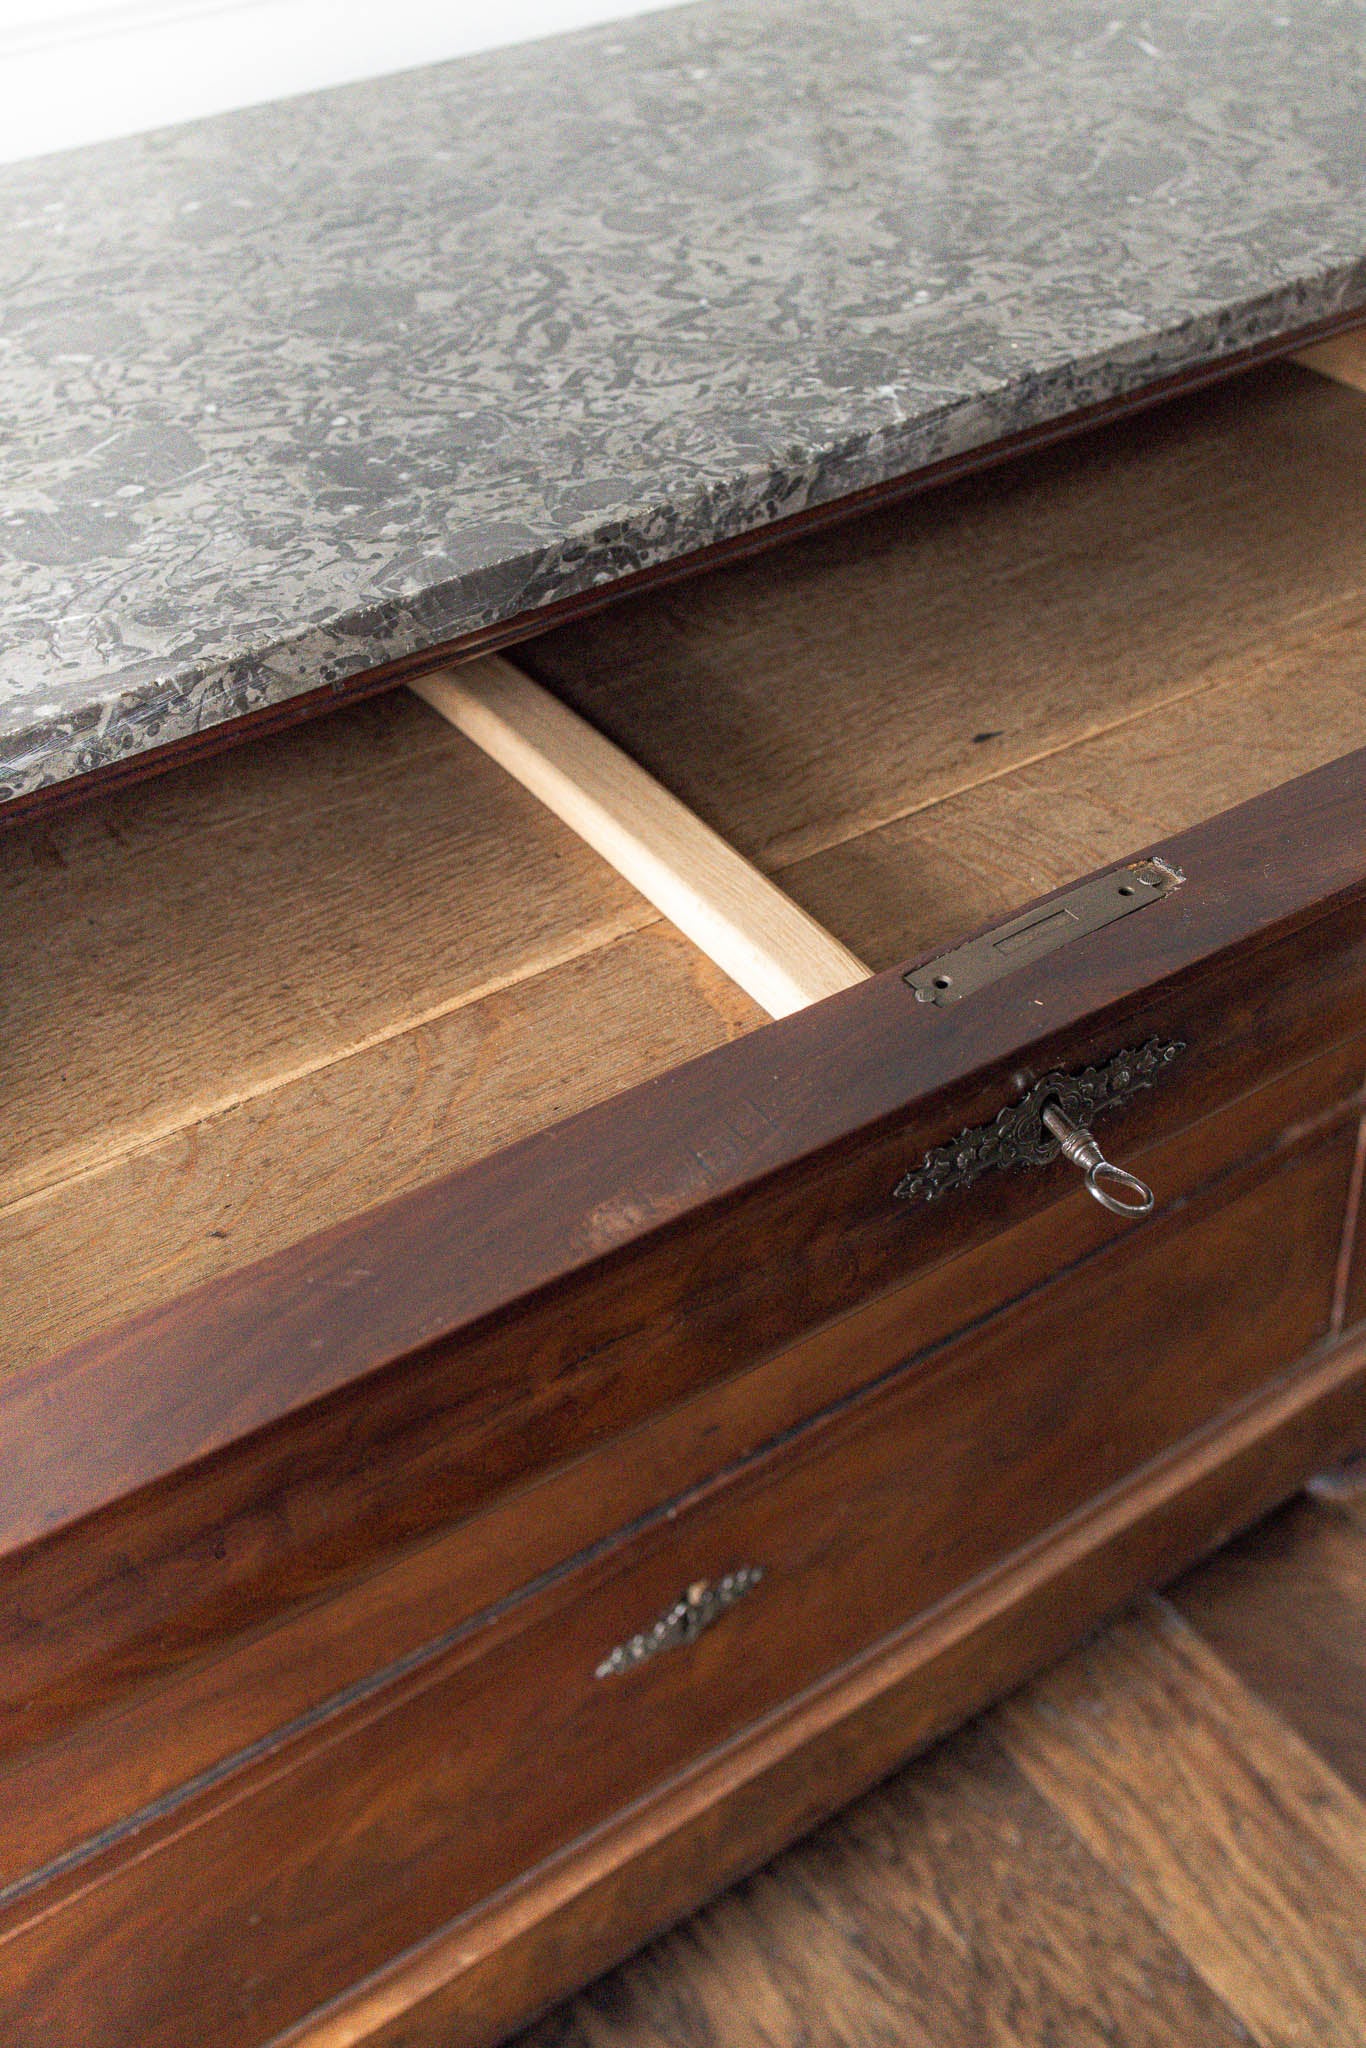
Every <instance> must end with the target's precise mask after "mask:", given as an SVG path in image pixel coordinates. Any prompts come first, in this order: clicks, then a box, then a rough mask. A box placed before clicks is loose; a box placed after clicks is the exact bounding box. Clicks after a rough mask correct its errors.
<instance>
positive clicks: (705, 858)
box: [410, 654, 871, 1017]
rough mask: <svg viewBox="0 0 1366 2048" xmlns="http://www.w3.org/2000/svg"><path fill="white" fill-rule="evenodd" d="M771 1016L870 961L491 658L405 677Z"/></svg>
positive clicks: (863, 973) (843, 984)
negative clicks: (836, 936)
mask: <svg viewBox="0 0 1366 2048" xmlns="http://www.w3.org/2000/svg"><path fill="white" fill-rule="evenodd" d="M410 687H411V688H412V689H413V690H414V691H416V693H417V695H418V696H419V697H421V698H422V699H423V701H424V702H425V703H427V704H430V706H431V707H432V709H433V710H434V711H437V712H439V713H440V715H441V716H442V717H443V718H445V719H448V720H449V721H450V723H451V724H452V725H453V726H455V727H456V728H457V729H458V730H459V731H460V732H462V733H464V735H465V737H466V738H467V739H469V740H472V741H473V742H474V744H475V745H476V746H477V747H480V748H482V750H483V751H484V753H486V754H488V755H490V756H491V757H492V759H493V760H495V761H497V762H498V763H499V765H500V766H501V767H503V768H505V769H506V770H507V771H508V773H509V774H510V775H513V776H515V777H516V779H517V781H518V782H520V783H521V784H522V785H523V786H524V787H525V788H526V789H528V790H530V791H531V793H532V795H533V796H536V797H539V798H540V800H541V802H542V803H543V804H545V805H546V806H547V808H548V809H550V810H552V811H553V812H554V813H555V815H556V817H557V818H561V819H563V821H564V823H565V824H566V825H568V826H570V828H571V829H572V830H573V831H575V832H577V833H578V834H579V836H580V838H581V839H584V840H586V841H587V843H588V844H589V845H590V846H591V847H592V848H593V849H594V851H595V852H596V853H600V854H601V855H602V857H603V859H604V860H607V861H610V862H611V864H612V866H613V867H614V868H616V869H617V870H618V872H619V873H621V874H622V875H624V876H625V877H626V879H627V881H628V882H630V883H631V884H632V886H633V887H634V888H637V889H639V891H640V893H641V895H642V896H644V897H645V898H647V900H648V901H649V902H651V903H653V904H654V906H655V908H656V909H657V910H661V911H662V912H663V913H664V915H665V917H667V918H668V919H669V920H670V921H671V922H672V923H673V924H675V925H677V927H678V929H679V930H680V931H681V932H683V933H684V935H685V936H686V937H687V938H690V939H691V940H692V941H693V944H694V945H696V946H699V947H700V948H701V949H702V951H703V952H704V953H706V954H707V956H708V957H709V958H710V959H712V960H714V961H715V962H716V964H717V966H718V967H720V968H722V969H723V970H724V972H725V973H727V974H728V975H730V977H731V979H732V980H733V981H736V982H738V983H739V985H740V987H741V988H743V989H744V990H745V992H746V994H747V995H750V996H752V997H753V998H754V1000H755V1002H756V1003H758V1004H759V1005H760V1006H761V1007H762V1008H763V1009H765V1010H767V1011H768V1013H769V1015H770V1016H771V1017H786V1016H789V1015H790V1014H791V1013H792V1011H794V1010H801V1009H804V1008H805V1007H806V1005H807V1004H808V1003H814V1002H818V1001H819V1000H820V998H821V997H822V996H830V995H834V994H836V993H837V992H838V990H840V989H844V988H851V987H852V986H853V985H854V983H855V982H859V981H865V980H866V979H867V978H868V975H869V973H870V972H871V970H870V969H869V968H868V967H866V966H865V965H864V963H863V962H862V961H861V960H859V959H858V958H856V956H855V955H854V954H853V953H851V952H850V951H849V949H848V947H847V946H842V945H841V944H840V942H839V940H838V939H836V938H833V937H832V936H831V934H830V933H829V932H828V931H826V930H825V928H824V926H822V925H819V924H817V922H816V920H815V919H814V918H812V917H808V916H807V914H806V912H805V911H804V910H802V909H800V908H799V907H798V906H797V904H795V903H794V902H793V901H792V899H791V898H790V897H789V896H785V895H784V894H783V892H782V890H781V889H779V888H778V887H777V885H776V884H775V883H773V882H771V881H770V880H769V879H768V877H767V876H766V875H762V874H760V872H759V870H758V869H757V868H756V867H753V866H752V865H751V864H750V862H749V861H747V860H745V859H744V857H743V856H742V855H741V854H738V853H737V852H736V851H735V848H734V847H733V846H730V845H728V844H727V842H726V841H725V840H724V839H722V838H721V836H720V834H719V833H717V832H713V831H712V829H711V827H710V826H709V825H704V824H703V822H702V820H701V819H700V818H699V817H697V816H696V815H695V814H694V813H693V812H692V811H690V810H689V809H688V808H687V806H686V805H685V804H682V803H680V802H679V800H678V798H677V797H675V796H671V795H670V793H669V791H668V790H666V789H664V788H663V787H662V786H661V785H660V784H659V783H658V782H656V781H655V779H654V777H653V776H652V775H648V774H647V773H646V772H645V770H644V769H643V768H641V767H640V766H638V764H637V763H636V762H634V761H633V760H631V758H630V756H629V755H627V754H624V753H623V752H622V751H621V749H620V747H617V746H614V745H613V744H612V742H611V741H610V740H608V739H604V738H603V736H602V734H601V733H599V732H597V731H595V729H594V728H593V727H592V726H591V725H589V724H588V723H587V721H586V720H585V719H582V718H580V717H579V715H578V713H577V712H575V711H571V710H570V708H569V706H568V705H567V704H562V703H561V702H560V700H559V699H558V697H553V696H552V695H551V694H550V692H549V691H548V690H544V689H542V687H541V685H540V684H539V683H536V682H533V681H532V679H531V677H530V676H528V675H525V674H524V673H523V672H522V670H521V669H519V668H516V667H514V666H513V664H512V663H511V662H510V661H507V660H505V659H504V658H503V657H502V656H501V655H496V654H491V655H485V656H484V657H483V658H481V659H480V660H478V661H471V662H468V663H466V664H464V665H463V666H462V667H460V668H458V669H440V670H438V671H437V672H436V673H435V674H433V675H429V676H422V677H421V678H419V680H418V681H416V682H414V683H413V684H411V685H410Z"/></svg>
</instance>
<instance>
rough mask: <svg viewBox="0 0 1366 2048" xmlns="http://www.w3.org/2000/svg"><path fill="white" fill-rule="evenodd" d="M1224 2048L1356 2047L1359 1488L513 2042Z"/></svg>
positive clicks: (989, 1718)
mask: <svg viewBox="0 0 1366 2048" xmlns="http://www.w3.org/2000/svg"><path fill="white" fill-rule="evenodd" d="M1334 1496H1335V1497H1334ZM1224 2042H1227V2043H1234V2042H1242V2043H1249V2042H1250V2043H1253V2044H1256V2048H1310V2044H1313V2048H1363V2044H1366V1488H1363V1490H1362V1491H1361V1492H1358V1493H1354V1492H1353V1491H1351V1490H1349V1489H1344V1488H1341V1487H1339V1488H1337V1489H1332V1490H1330V1489H1323V1490H1321V1491H1320V1493H1319V1494H1318V1496H1317V1497H1309V1496H1306V1497H1304V1498H1302V1499H1300V1500H1298V1501H1296V1502H1294V1503H1292V1504H1291V1505H1290V1506H1289V1507H1287V1508H1285V1509H1283V1510H1282V1511H1281V1512H1280V1513H1279V1514H1277V1515H1275V1516H1273V1517H1272V1518H1271V1519H1270V1520H1269V1521H1267V1522H1265V1523H1263V1524H1262V1525H1261V1526H1260V1527H1259V1528H1257V1529H1255V1530H1253V1531H1252V1532H1251V1533H1250V1534H1248V1535H1247V1536H1245V1537H1243V1538H1241V1539H1240V1540H1239V1541H1238V1542H1236V1543H1234V1544H1231V1545H1230V1546H1229V1547H1228V1548H1227V1549H1225V1550H1224V1551H1222V1552H1220V1554H1219V1555H1218V1556H1217V1557H1215V1558H1214V1559H1212V1560H1211V1561H1210V1562H1209V1563H1207V1564H1205V1565H1203V1566H1201V1567H1200V1568H1199V1569H1198V1570H1197V1571H1195V1572H1193V1573H1191V1574H1189V1575H1188V1576H1187V1577H1186V1578H1185V1579H1184V1580H1182V1581H1180V1582H1179V1583H1178V1584H1177V1585H1176V1586H1174V1587H1172V1588H1171V1589H1169V1591H1168V1592H1167V1594H1166V1595H1164V1596H1162V1597H1158V1598H1153V1599H1149V1600H1147V1601H1145V1602H1143V1603H1141V1604H1140V1605H1139V1606H1138V1607H1137V1608H1136V1609H1134V1610H1132V1611H1131V1612H1130V1613H1129V1614H1127V1615H1125V1616H1124V1617H1123V1618H1121V1619H1120V1620H1119V1621H1118V1622H1116V1623H1114V1624H1113V1625H1112V1626H1111V1627H1110V1628H1108V1629H1107V1630H1105V1631H1104V1632H1103V1633H1102V1634H1100V1635H1098V1636H1097V1637H1095V1638H1093V1639H1092V1641H1091V1642H1089V1643H1087V1644H1085V1645H1083V1647H1082V1648H1081V1649H1080V1650H1078V1651H1077V1652H1075V1654H1074V1655H1072V1656H1071V1657H1069V1658H1068V1659H1066V1660H1065V1662H1063V1663H1062V1664H1060V1665H1058V1666H1056V1667H1055V1668H1054V1669H1053V1670H1051V1671H1049V1672H1046V1673H1045V1674H1044V1675H1043V1676H1042V1677H1041V1678H1039V1679H1037V1680H1035V1681H1034V1682H1033V1683H1032V1684H1031V1685H1028V1686H1026V1687H1025V1688H1023V1690H1022V1691H1020V1692H1018V1693H1017V1694H1015V1695H1014V1696H1013V1697H1012V1698H1010V1699H1008V1700H1006V1701H1005V1702H1003V1703H1002V1705H1001V1706H999V1707H998V1708H996V1709H995V1711H994V1712H992V1713H990V1714H988V1715H986V1716H984V1717H983V1718H982V1719H981V1720H979V1721H977V1722H976V1723H974V1724H973V1725H972V1726H970V1727H968V1728H966V1729H964V1730H963V1731H961V1733H959V1734H958V1735H957V1736H955V1737H953V1738H952V1739H951V1740H949V1741H947V1742H944V1743H941V1744H940V1745H939V1746H938V1747H937V1748H936V1749H934V1750H933V1751H931V1752H930V1753H929V1754H928V1755H926V1756H924V1757H921V1758H920V1759H918V1760H917V1761H916V1762H915V1763H913V1764H911V1765H910V1766H908V1767H907V1768H906V1769H905V1770H904V1771H902V1772H900V1773H899V1774H898V1775H897V1776H896V1777H894V1778H892V1779H890V1780H889V1781H888V1782H887V1783H886V1784H884V1785H882V1786H881V1787H879V1789H878V1790H877V1791H875V1792H873V1793H871V1794H869V1795H868V1797H866V1798H865V1799H863V1800H861V1801H859V1802H858V1804H857V1805H855V1806H853V1807H851V1808H849V1809H848V1810H847V1811H846V1812H844V1813H843V1814H840V1815H839V1816H838V1817H837V1818H836V1819H835V1820H833V1821H831V1822H830V1823H829V1824H828V1825H827V1826H825V1827H823V1828H822V1829H820V1830H819V1831H818V1832H817V1833H816V1834H814V1835H813V1836H811V1837H810V1838H809V1839H808V1840H806V1841H804V1842H801V1843H799V1844H798V1845H797V1846H796V1847H795V1848H793V1849H791V1850H789V1851H788V1852H787V1853H786V1854H785V1855H783V1856H780V1857H779V1858H777V1859H776V1860H775V1861H774V1862H773V1863H771V1864H769V1865H768V1866H767V1867H766V1868H765V1869H763V1870H761V1871H759V1872H757V1873H756V1874H755V1875H754V1876H753V1877H751V1878H749V1879H747V1880H746V1881H745V1882H744V1883H742V1884H740V1885H738V1886H737V1887H736V1888H735V1889H734V1890H733V1891H730V1892H728V1893H727V1894H726V1895H725V1896H724V1897H722V1898H720V1899H718V1900H717V1901H716V1902H715V1903H714V1904H713V1905H711V1906H710V1907H708V1908H707V1909H705V1910H704V1911H703V1912H700V1913H698V1914H697V1915H695V1916H694V1918H693V1919H692V1920H690V1921H688V1922H686V1923H685V1924H684V1925H683V1926H682V1927H680V1928H677V1929H675V1930H674V1932H673V1933H671V1934H669V1935H667V1936H665V1937H664V1938H663V1939H661V1940H659V1941H656V1942H655V1943H653V1944H652V1945H651V1946H650V1947H649V1948H647V1949H646V1950H644V1951H643V1952H642V1953H641V1954H640V1955H639V1956H637V1957H635V1958H634V1959H633V1960H632V1961H631V1962H629V1963H627V1964H625V1965H624V1966H623V1967H622V1968H620V1969H618V1970H616V1971H614V1972H613V1973H612V1974H611V1975H610V1976H608V1977H605V1978H603V1979H601V1980H600V1981H599V1982H598V1983H597V1984H595V1985H592V1986H590V1988H589V1989H588V1990H587V1991H585V1992H583V1993H582V1994H581V1995H580V1996H579V1997H578V1998H576V1999H574V2000H572V2001H571V2002H570V2003H568V2004H567V2005H565V2006H563V2007H561V2008H560V2009H559V2010H558V2011H556V2012H554V2013H551V2014H550V2015H548V2016H547V2017H546V2018H545V2019H543V2020H542V2021H541V2022H540V2023H539V2025H537V2026H535V2027H533V2028H532V2029H530V2030H529V2031H528V2032H527V2033H525V2034H523V2035H522V2036H520V2037H519V2041H518V2043H517V2048H884V2044H885V2048H1055V2044H1056V2048H1092V2044H1097V2048H1099V2044H1102V2043H1104V2044H1116V2048H1167V2044H1170V2048H1205V2044H1207V2043H1209V2044H1214V2043H1224Z"/></svg>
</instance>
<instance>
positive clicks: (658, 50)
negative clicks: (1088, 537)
mask: <svg viewBox="0 0 1366 2048" xmlns="http://www.w3.org/2000/svg"><path fill="white" fill-rule="evenodd" d="M1364 53H1366V0H1279V5H1276V6H1268V5H1262V4H1258V0H1214V4H1209V0H1194V4H1191V0H1143V5H1142V7H1141V8H1133V7H1129V6H1126V5H1124V4H1123V0H1100V4H1090V0H1055V4H1031V0H818V4H807V0H705V4H702V5H699V6H689V7H682V8H679V9H676V10H673V11H669V12H665V13H662V14H658V15H655V16H652V17H645V18H642V19H636V20H634V21H632V22H629V23H625V24H620V25H617V26H613V27H609V28H602V29H595V30H592V31H589V32H588V33H585V34H579V35H575V36H570V37H566V38H562V39H558V40H555V41H552V42H543V43H539V44H534V45H531V46H527V47H523V48H519V49H512V50H504V51H499V52H497V53H495V54H492V55H487V56H481V57H476V58H465V59H462V60H459V61H457V62H454V63H450V64H444V65H438V66H435V67H432V68H430V69H425V70H421V71H416V72H408V73H405V74H402V75H400V76H397V77H389V78H384V79H381V80H377V81H374V82H371V83H368V84H364V85H359V86H352V87H346V88H343V89H341V90H337V91H332V92H326V93H319V94H314V95H310V96H308V97H306V98H300V99H293V100H288V101H282V102H278V103H275V104H273V105H270V106H265V107H260V108H254V109H251V110H249V111H247V112H244V113H235V114H229V115H224V116H220V117H217V118H215V119H213V120H208V121H201V122H196V123H194V124H193V125H191V126H187V127H182V128H175V129H165V130H161V131H158V132H157V133H154V134H151V135H147V136H141V137H137V138H134V139H133V140H131V141H122V142H115V143H106V144H101V145H99V146H97V147H95V148H91V149H84V150H79V151H74V152H71V153H69V154H65V155H62V156H52V157H46V158H40V159H35V160H32V161H30V162H27V163H23V164H18V165H12V166H9V167H7V168H5V169H0V218H2V219H3V223H4V226H3V234H2V235H0V796H3V797H7V798H12V797H14V796H17V795H20V794H22V793H24V792H27V791H30V790H33V789H37V788H41V787H43V786H44V785H47V784H51V783H54V782H58V781H61V780H63V779H65V778H68V777H71V776H74V775H78V774H81V773H84V772H85V771H87V770H90V769H93V768H96V767H100V766H102V765H104V764H106V763H109V762H111V761H115V760H118V759H120V758H122V757H125V756H127V755H130V754H134V753H137V752H139V751H141V750H144V749H147V748H151V747H155V746H161V745H165V744H167V743H168V742H171V741H174V740H179V739H182V738H184V737H186V736H187V735H189V734H192V733H194V732H197V731H200V730H202V729H204V728H206V727H208V726H211V725H213V724H216V723H218V722H220V721H222V720H225V719H230V718H234V717H237V716H240V715H242V714H244V713H247V712H250V711H253V710H256V709H258V708H259V707H262V706H265V705H269V704H272V703H277V702H279V701H281V700H283V699H285V698H288V697H290V696H293V695H295V694H297V693H299V692H302V691H306V690H312V689H316V688H318V687H319V686H320V685H323V684H329V683H334V684H335V683H341V682H342V681H343V680H344V679H345V678H346V677H348V676H353V675H355V674H357V673H358V672H360V671H362V670H365V669H368V668H373V667H374V666H375V665H376V664H378V663H381V662H384V661H388V660H390V659H392V658H393V657H395V656H399V655H406V654H411V653H414V652H418V651H420V650H422V649H424V648H428V647H434V646H437V645H439V644H440V643H442V642H443V641H447V640H450V639H452V638H454V637H455V636H457V635H459V634H462V633H465V632H468V631H470V630H471V629H474V628H478V627H482V626H485V625H488V624H491V623H494V622H497V621H500V620H504V619H508V618H511V617H513V616H515V615H517V614H520V613H524V612H526V611H528V610H530V609H533V608H535V607H538V606H541V605H544V604H547V603H549V602H551V601H552V600H554V599H556V598H563V597H565V596H568V595H570V594H572V593H575V592H580V591H582V590H584V589H585V588H587V587H589V586H592V585H595V584H602V583H605V582H610V581H612V580H613V579H615V578H617V577H621V576H624V575H627V574H629V573H630V572H632V571H634V570H637V569H640V568H643V567H645V566H647V565H649V564H651V563H656V562H661V561H664V560H667V559H669V558H672V557H677V556H681V555H684V554H687V553H689V552H691V551H693V550H695V549H698V548H700V547H703V546H705V545H706V544H707V543H709V542H713V541H716V540H719V539H723V538H726V537H727V536H731V535H735V534H739V533H743V532H745V531H748V530H751V529H754V528H757V527H761V526H763V525H765V524H766V523H767V522H769V521H771V520H774V519H778V518H781V517H783V516H784V515H787V514H790V513H792V512H795V511H797V510H800V509H801V508H802V507H803V506H807V505H811V504H814V503H818V502H821V501H825V500H829V499H832V498H836V497H840V496H842V495H844V494H846V493H848V492H850V491H855V490H858V489H860V488H861V487H863V486H865V485H869V484H876V483H881V482H884V481H886V480H888V479H891V478H896V477H899V476H904V475H907V474H909V473H911V472H913V471H915V470H917V469H920V468H922V467H924V466H925V465H926V464H927V463H930V462H933V461H935V460H937V459H939V458H942V457H944V456H948V455H952V454H955V453H958V452H961V451H964V450H967V449H970V448H972V447H974V446H980V445H982V444H984V443H987V442H990V441H995V440H997V439H999V438H1000V437H1001V436H1002V435H1005V434H1009V433H1012V432H1015V431H1017V430H1019V429H1022V428H1025V427H1029V426H1033V425H1036V424H1038V423H1040V422H1044V421H1047V420H1050V419H1055V418H1057V417H1059V416H1061V415H1064V414H1066V413H1069V412H1072V411H1074V410H1076V409H1077V408H1079V407H1082V406H1085V405H1089V404H1092V403H1094V402H1096V401H1097V400H1100V399H1105V398H1111V397H1115V396H1118V395H1121V394H1124V393H1126V392H1129V391H1133V390H1135V389H1138V388H1140V387H1142V386H1144V385H1146V384H1149V383H1151V382H1153V381H1154V380H1155V379H1157V378H1159V377H1162V376H1164V375H1167V374H1169V373H1172V372H1174V371H1177V370H1180V369H1183V368H1186V367H1189V366H1192V365H1197V364H1200V363H1204V362H1208V361H1210V360H1211V359H1213V358H1216V357H1219V356H1222V355H1227V354H1230V353H1233V352H1236V351H1239V350H1242V349H1244V348H1246V347H1248V346H1250V345H1252V344H1253V343H1256V342H1258V341H1260V340H1264V339H1266V338H1267V337H1274V336H1277V335H1285V334H1288V333H1292V332H1297V331H1300V330H1302V329H1304V328H1306V327H1307V326H1310V325H1311V324H1313V323H1315V322H1317V321H1319V320H1322V319H1325V318H1327V317H1329V316H1331V315H1334V314H1338V313H1341V312H1342V311H1344V310H1345V309H1348V308H1351V307H1353V306H1354V305H1358V304H1361V305H1363V306H1364V307H1366V64H1363V54H1364Z"/></svg>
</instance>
